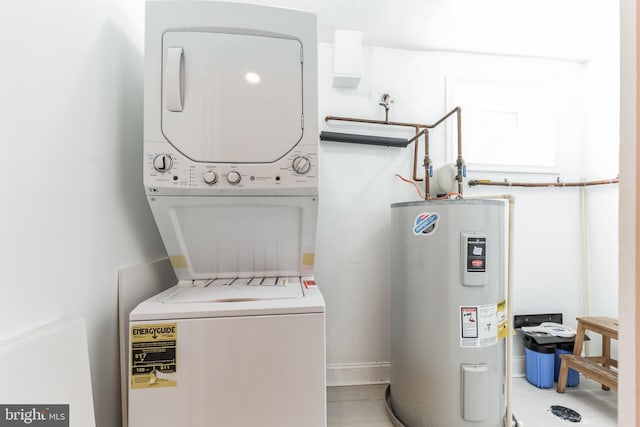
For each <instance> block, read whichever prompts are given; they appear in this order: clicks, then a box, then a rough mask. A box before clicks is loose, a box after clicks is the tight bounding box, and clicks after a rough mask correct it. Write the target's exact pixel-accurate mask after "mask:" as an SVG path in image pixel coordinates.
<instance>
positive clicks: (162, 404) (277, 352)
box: [128, 1, 326, 427]
mask: <svg viewBox="0 0 640 427" xmlns="http://www.w3.org/2000/svg"><path fill="white" fill-rule="evenodd" d="M144 98H145V114H144V118H145V122H144V185H145V192H146V195H147V198H148V201H149V205H150V207H151V210H152V213H153V216H154V218H155V220H156V223H157V225H158V230H159V231H160V234H161V236H162V239H163V242H164V244H165V247H166V249H167V253H168V255H169V258H170V260H171V263H172V265H173V267H174V270H175V272H176V276H177V277H178V280H179V282H178V284H177V285H176V286H175V287H173V288H171V289H169V290H167V291H165V292H163V293H161V294H159V295H157V296H155V297H153V298H151V299H149V300H147V301H145V302H143V303H141V304H140V305H139V306H138V307H136V308H135V309H134V310H133V311H132V312H131V314H130V341H131V348H130V353H129V356H130V361H129V366H128V372H129V411H128V412H129V427H151V426H154V427H155V426H174V425H180V426H185V427H204V426H211V425H220V426H225V427H227V426H243V427H244V426H278V427H294V426H295V427H299V426H306V427H316V426H317V427H324V426H326V392H325V386H326V382H325V305H324V300H323V298H322V294H321V293H320V290H319V289H318V287H317V286H316V284H315V281H314V280H313V276H312V275H313V262H314V257H315V254H314V248H315V234H316V219H317V209H318V176H317V174H318V163H317V159H318V151H317V149H318V148H317V144H318V123H317V120H318V119H317V117H318V111H317V21H316V17H315V15H313V14H309V13H304V12H299V11H292V10H286V9H278V8H270V7H264V6H255V5H245V4H238V3H223V2H204V1H200V2H190V1H171V2H163V1H160V2H149V3H147V5H146V37H145V95H144Z"/></svg>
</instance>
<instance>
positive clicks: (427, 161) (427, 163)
mask: <svg viewBox="0 0 640 427" xmlns="http://www.w3.org/2000/svg"><path fill="white" fill-rule="evenodd" d="M453 114H456V115H457V128H458V129H457V149H458V156H457V160H456V167H457V176H456V180H457V181H458V193H459V194H460V195H462V183H463V179H464V175H465V170H464V169H465V165H464V160H463V158H462V109H461V108H460V107H455V108H454V109H452V110H451V111H449V112H448V113H447V114H445V115H444V116H442V117H441V118H440V119H439V120H438V121H436V122H435V123H433V124H423V123H409V122H391V121H388V120H374V119H360V118H355V117H339V116H326V117H325V118H324V120H325V122H328V121H343V122H352V123H368V124H377V125H385V126H401V127H412V128H414V129H415V130H416V134H415V136H414V137H413V138H411V139H409V140H408V141H407V145H408V144H410V143H412V142H415V146H414V159H413V180H414V181H421V179H419V178H418V176H417V167H418V162H417V156H418V143H419V142H418V140H419V138H420V136H422V135H424V136H425V157H424V162H423V166H424V168H425V178H424V181H425V200H429V199H430V190H429V187H430V181H429V178H430V176H429V172H430V167H431V158H430V157H429V134H428V130H429V129H433V128H435V127H437V126H438V125H440V124H441V123H443V122H444V121H445V120H447V119H448V118H449V117H451V116H452V115H453ZM386 119H388V116H387V117H386ZM420 129H422V130H420ZM363 138H364V136H363ZM364 143H366V142H364Z"/></svg>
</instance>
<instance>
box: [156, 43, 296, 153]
mask: <svg viewBox="0 0 640 427" xmlns="http://www.w3.org/2000/svg"><path fill="white" fill-rule="evenodd" d="M302 85H303V78H302V44H301V43H300V41H299V40H294V39H290V38H279V37H269V36H258V35H247V34H230V33H220V32H198V31H168V32H166V33H164V35H163V38H162V132H163V134H164V136H165V137H166V138H167V140H168V141H169V142H170V143H171V144H172V145H173V146H174V147H175V148H176V149H177V150H179V151H180V152H182V153H183V154H184V155H185V156H187V157H189V158H190V159H191V160H194V161H197V162H216V163H272V162H274V161H276V160H277V159H279V158H281V157H282V156H284V155H285V154H286V153H288V152H289V151H290V150H291V149H292V148H293V147H294V146H295V145H296V144H297V143H298V142H299V141H300V140H301V138H302V123H303V111H302Z"/></svg>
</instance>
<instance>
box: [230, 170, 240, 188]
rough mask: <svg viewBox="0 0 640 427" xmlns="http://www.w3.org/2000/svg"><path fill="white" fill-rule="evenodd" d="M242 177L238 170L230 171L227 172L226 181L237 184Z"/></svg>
mask: <svg viewBox="0 0 640 427" xmlns="http://www.w3.org/2000/svg"><path fill="white" fill-rule="evenodd" d="M241 179H242V177H241V176H240V172H238V171H231V172H229V173H228V174H227V181H229V184H234V185H235V184H237V183H239V182H240V180H241Z"/></svg>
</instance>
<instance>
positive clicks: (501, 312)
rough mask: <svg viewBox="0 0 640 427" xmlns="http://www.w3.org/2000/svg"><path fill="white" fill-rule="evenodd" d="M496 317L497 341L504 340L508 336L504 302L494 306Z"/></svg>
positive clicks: (505, 303) (505, 304) (507, 320)
mask: <svg viewBox="0 0 640 427" xmlns="http://www.w3.org/2000/svg"><path fill="white" fill-rule="evenodd" d="M496 314H497V315H498V340H501V339H504V338H506V337H507V335H508V334H509V319H507V302H506V301H505V300H502V301H500V302H499V303H497V304H496Z"/></svg>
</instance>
